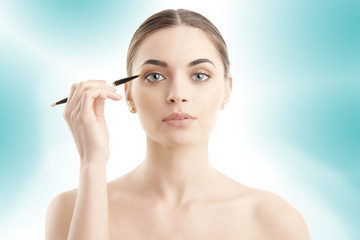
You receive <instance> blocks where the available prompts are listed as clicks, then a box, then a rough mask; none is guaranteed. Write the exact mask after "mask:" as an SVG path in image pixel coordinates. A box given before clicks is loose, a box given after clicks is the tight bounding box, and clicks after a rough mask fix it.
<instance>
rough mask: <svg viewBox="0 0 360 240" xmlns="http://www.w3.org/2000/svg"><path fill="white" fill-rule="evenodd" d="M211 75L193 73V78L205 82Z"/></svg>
mask: <svg viewBox="0 0 360 240" xmlns="http://www.w3.org/2000/svg"><path fill="white" fill-rule="evenodd" d="M209 77H210V76H209V75H207V74H205V73H196V74H194V75H193V79H194V80H195V81H198V82H204V81H206V80H208V79H209Z"/></svg>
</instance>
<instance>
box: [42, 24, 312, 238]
mask: <svg viewBox="0 0 360 240" xmlns="http://www.w3.org/2000/svg"><path fill="white" fill-rule="evenodd" d="M149 59H152V60H157V61H150V62H149V61H147V60H149ZM198 59H202V61H197V62H195V63H196V64H194V61H195V60H198ZM203 59H207V60H209V61H203ZM146 62H147V63H146ZM144 63H145V64H144ZM164 63H165V64H164ZM191 63H192V64H191ZM189 64H190V65H189ZM132 71H133V74H137V73H141V74H143V75H142V77H141V78H139V79H137V80H134V81H132V82H131V83H130V84H126V86H125V93H126V100H127V103H128V105H129V107H130V108H131V109H132V110H131V111H132V112H137V113H138V116H139V119H140V122H141V124H142V126H143V129H144V131H145V133H146V136H147V138H146V139H147V141H146V147H147V151H146V156H145V159H144V161H143V162H142V163H141V164H140V165H139V166H138V167H137V168H135V169H134V170H133V171H131V172H129V173H128V174H126V175H124V176H122V177H120V178H118V179H116V180H114V181H112V182H109V183H107V182H106V163H107V159H108V158H109V145H108V139H109V137H108V130H107V127H106V123H105V118H104V103H105V100H106V99H111V100H114V101H118V100H120V99H121V96H120V95H118V94H116V93H115V91H116V90H115V89H114V88H112V87H109V86H107V85H106V84H105V83H104V81H86V82H82V83H79V84H74V85H73V87H72V89H71V92H70V95H69V101H68V103H67V106H66V109H65V111H64V118H65V119H66V121H67V123H68V125H69V128H70V129H71V132H72V134H73V137H74V140H75V142H76V145H77V148H78V151H79V155H80V163H81V165H80V178H79V187H78V188H77V189H74V190H71V191H67V192H64V193H61V194H59V195H58V196H57V197H55V198H54V199H53V201H52V202H51V203H50V206H49V208H48V211H47V216H46V239H48V240H53V239H87V240H90V239H119V240H121V239H124V240H130V239H154V240H162V239H164V240H169V239H197V240H199V239H206V240H211V239H214V240H215V239H216V240H219V239H222V240H227V239H229V240H230V239H234V240H235V239H261V240H264V239H269V240H270V239H274V240H275V239H276V240H282V239H284V240H289V239H294V240H308V239H310V236H309V232H308V229H307V226H306V224H305V221H304V219H303V217H302V216H301V215H300V214H299V213H298V212H297V211H296V210H295V209H294V208H293V207H292V206H291V205H290V204H289V203H287V202H286V201H285V200H283V199H282V198H281V197H279V196H278V195H276V194H273V193H270V192H267V191H263V190H258V189H254V188H250V187H248V186H244V185H242V184H240V183H238V182H236V181H234V180H232V179H230V178H229V177H227V176H225V175H223V174H222V173H220V172H218V171H217V170H215V169H214V168H213V167H212V166H211V165H210V163H209V155H208V141H209V135H210V133H211V130H212V129H213V127H214V125H215V122H216V118H217V115H218V113H219V111H220V110H221V109H223V108H224V105H225V104H226V103H227V102H228V101H229V99H230V95H231V87H232V79H231V78H227V79H226V78H225V77H224V67H223V64H222V61H221V58H220V55H219V53H218V52H217V50H216V49H215V47H214V45H213V43H212V42H211V41H210V40H209V38H208V37H207V35H206V34H205V33H204V32H203V31H202V30H199V29H197V28H193V27H189V26H184V25H180V26H176V27H173V28H165V29H161V30H158V31H156V32H155V33H153V34H151V35H150V36H148V37H147V38H146V39H145V40H144V41H143V42H142V43H141V46H140V47H139V49H138V51H137V54H136V56H135V59H134V63H133V66H132ZM174 112H185V113H187V114H189V115H191V116H193V117H194V118H195V120H193V121H192V122H191V123H190V124H188V125H186V126H178V127H177V126H170V125H169V124H167V123H165V122H164V121H163V119H164V118H166V117H167V116H169V115H170V114H172V113H174ZM130 158H131V156H130ZM119 161H131V159H129V158H126V159H119Z"/></svg>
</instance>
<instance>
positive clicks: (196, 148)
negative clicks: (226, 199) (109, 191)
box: [137, 138, 212, 205]
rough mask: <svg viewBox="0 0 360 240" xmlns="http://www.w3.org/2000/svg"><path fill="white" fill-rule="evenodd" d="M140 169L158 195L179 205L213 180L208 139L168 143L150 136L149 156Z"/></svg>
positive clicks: (145, 180)
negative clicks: (158, 141)
mask: <svg viewBox="0 0 360 240" xmlns="http://www.w3.org/2000/svg"><path fill="white" fill-rule="evenodd" d="M137 172H138V173H139V177H140V179H142V180H143V181H142V183H143V184H144V185H146V189H148V190H149V191H152V194H155V197H158V198H160V199H161V200H163V201H165V202H166V203H167V204H171V205H179V204H181V203H183V202H185V201H186V200H188V199H190V198H192V197H194V195H195V194H197V192H198V191H197V190H198V189H199V187H201V186H203V185H204V184H206V182H208V180H209V176H210V173H211V172H212V168H211V166H210V163H209V157H208V139H204V140H203V141H201V142H198V143H195V144H191V145H180V146H164V145H161V144H159V143H157V142H155V141H153V140H152V139H150V138H147V152H146V157H145V160H144V162H143V163H142V164H141V165H140V166H139V167H138V169H137Z"/></svg>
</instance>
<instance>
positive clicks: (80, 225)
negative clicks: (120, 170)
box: [46, 80, 122, 240]
mask: <svg viewBox="0 0 360 240" xmlns="http://www.w3.org/2000/svg"><path fill="white" fill-rule="evenodd" d="M115 91H116V89H115V88H113V87H110V86H108V85H106V84H105V81H95V80H92V81H86V82H82V83H79V84H74V85H73V86H72V89H71V91H70V95H69V97H68V102H67V105H66V108H65V110H64V118H65V120H66V121H67V123H68V126H69V128H70V130H71V132H72V135H73V138H74V140H75V143H76V146H77V149H78V152H79V155H80V177H79V187H78V189H77V191H76V196H74V195H71V194H70V193H68V194H60V195H59V196H58V197H56V198H55V199H54V200H53V201H52V203H51V204H50V206H49V209H48V212H47V219H46V239H76V240H81V239H86V240H91V239H104V240H106V239H109V220H108V197H107V183H106V164H107V160H108V158H109V134H108V130H107V126H106V122H105V118H104V104H105V100H106V99H107V98H110V99H113V100H120V99H121V98H122V97H121V96H120V95H118V94H116V93H115ZM74 199H75V200H74ZM71 202H72V204H71ZM70 213H71V214H70ZM69 215H71V218H70V217H69Z"/></svg>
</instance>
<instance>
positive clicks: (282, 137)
mask: <svg viewBox="0 0 360 240" xmlns="http://www.w3.org/2000/svg"><path fill="white" fill-rule="evenodd" d="M180 2H181V3H180ZM165 8H188V9H191V10H195V11H198V12H200V13H202V14H203V15H205V16H206V17H208V18H209V19H210V20H212V21H213V22H214V23H215V25H217V26H218V27H219V28H220V31H221V32H222V33H223V35H224V37H225V40H226V41H227V42H228V45H229V51H230V58H231V59H230V60H231V62H232V65H231V68H232V69H231V72H232V74H233V78H234V94H233V95H234V97H233V100H232V102H230V104H229V107H228V108H229V110H228V112H227V113H225V114H224V115H223V117H222V118H221V119H220V126H219V127H218V128H217V129H218V130H216V131H217V132H215V133H214V134H215V135H216V136H221V137H227V138H226V139H225V140H224V139H222V140H221V141H220V140H219V143H221V142H223V143H225V144H227V145H228V146H230V147H229V148H231V149H232V150H230V153H231V154H230V153H229V151H228V155H225V156H226V157H227V158H231V157H238V159H237V160H236V161H239V163H238V165H237V164H236V163H235V164H234V161H233V160H229V161H228V162H225V163H221V162H219V161H216V160H214V161H215V163H214V164H215V165H217V166H219V167H220V168H222V169H223V170H224V171H225V172H226V173H228V174H229V175H230V176H232V177H234V178H235V179H237V180H239V181H245V182H246V181H248V182H247V183H249V184H253V185H255V187H263V188H267V189H269V190H271V191H275V192H279V193H280V194H281V195H283V196H285V198H286V199H288V200H289V201H290V202H291V203H293V204H294V205H295V207H297V208H298V209H299V210H300V211H301V212H302V213H303V215H304V217H305V218H306V220H307V222H308V225H309V228H310V231H311V234H312V236H313V239H360V231H359V230H357V229H358V226H360V207H359V206H360V175H359V171H360V27H359V26H360V1H355V0H345V1H344V0H333V1H325V0H324V1H321V0H312V1H310V0H302V1H300V0H299V1H281V0H275V1H266V0H255V1H254V0H252V1H235V0H228V1H219V2H218V3H209V2H208V1H197V2H196V3H195V2H194V1H192V2H191V1H178V2H175V1H174V2H171V1H159V0H153V1H145V0H143V1H128V2H126V1H115V0H113V1H99V0H87V1H85V0H81V1H68V0H62V1H60V0H59V1H54V0H53V1H51V0H49V1H45V0H32V1H26V0H2V1H1V2H0V81H1V85H0V104H1V109H0V113H1V118H0V123H1V124H0V130H1V132H0V138H1V140H0V141H1V142H0V161H1V168H0V190H1V192H0V239H41V238H43V228H44V226H43V225H44V216H45V215H44V214H45V211H46V207H47V205H48V204H49V202H50V200H51V199H52V198H53V197H54V196H55V195H56V194H58V193H59V192H61V191H65V190H68V189H69V188H72V187H76V181H77V175H76V174H77V167H78V165H77V163H76V162H77V158H76V149H75V147H74V146H73V143H72V140H71V135H70V133H69V132H68V130H67V126H66V124H65V122H64V121H63V119H62V108H61V107H57V108H55V109H51V108H50V107H49V105H50V103H52V102H54V101H56V100H58V99H61V98H62V97H65V96H66V95H67V93H68V90H69V87H70V85H71V83H73V82H77V81H81V80H86V79H89V78H96V79H100V78H106V79H110V80H115V79H116V78H120V77H124V76H125V75H126V72H125V64H124V62H125V56H126V50H127V46H128V43H129V41H130V38H131V36H132V34H133V32H134V31H135V30H136V28H137V27H138V25H139V24H140V23H141V22H142V21H143V20H144V19H145V18H146V17H148V16H150V15H151V14H153V13H155V12H157V11H159V10H162V9H165ZM123 108H124V110H125V107H124V106H123ZM126 116H127V115H126ZM120 117H121V116H120ZM128 118H129V120H128V121H130V122H131V121H135V119H136V117H132V116H131V117H128ZM224 119H225V120H226V119H228V121H229V122H231V123H232V124H233V127H228V128H226V129H225V131H223V130H221V128H222V127H225V126H227V125H228V124H224V123H222V122H221V121H225V120H224ZM114 121H115V120H114ZM114 125H116V124H115V123H114ZM223 129H224V128H223ZM224 132H225V133H224ZM226 134H228V136H230V138H229V137H228V136H227V135H226ZM215 142H216V140H215ZM216 143H217V142H216ZM237 146H238V148H237ZM241 146H242V147H241ZM247 146H252V149H251V150H249V147H247ZM130 148H131V147H130ZM241 149H243V150H244V151H243V152H245V151H247V155H246V154H243V152H241V153H239V152H238V151H240V150H241ZM133 150H134V151H136V149H132V150H131V151H133ZM114 151H115V152H116V150H114ZM129 151H130V150H129ZM214 155H215V156H224V154H223V155H222V154H221V153H218V152H214ZM252 156H256V157H252ZM252 158H254V159H258V160H254V161H253V162H252V163H251V161H250V159H252ZM259 159H260V160H259ZM74 162H75V163H74ZM258 162H266V163H265V165H264V166H267V167H264V168H261V167H258V166H257V167H256V166H254V165H256V163H258ZM230 163H231V167H226V164H227V165H230ZM222 164H223V165H222ZM251 164H253V165H252V167H249V168H248V169H249V170H248V171H246V170H244V168H246V166H250V165H251ZM237 166H238V167H239V168H241V169H242V170H236V167H237ZM131 167H132V165H129V166H128V169H131ZM272 167H274V171H275V173H274V171H273V173H268V172H271V171H272V169H271V168H272ZM125 170H127V169H126V166H125V167H124V170H123V171H124V172H125ZM277 173H279V174H277ZM267 174H268V175H267ZM245 175H247V176H248V178H246V177H244V176H245ZM251 177H254V178H256V179H259V178H262V177H263V178H262V180H253V181H251V180H246V179H251ZM275 178H276V179H275ZM269 179H273V180H269ZM274 179H275V180H274ZM269 181H270V182H271V183H275V184H268V185H267V184H266V182H269ZM275 185H276V186H275ZM281 186H283V187H281ZM287 190H289V191H287ZM19 230H21V231H19Z"/></svg>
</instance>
